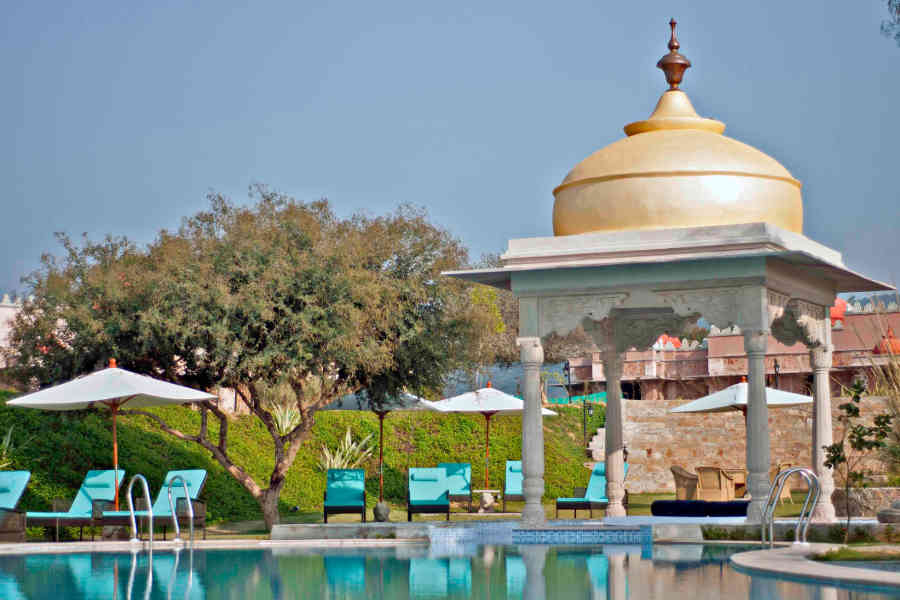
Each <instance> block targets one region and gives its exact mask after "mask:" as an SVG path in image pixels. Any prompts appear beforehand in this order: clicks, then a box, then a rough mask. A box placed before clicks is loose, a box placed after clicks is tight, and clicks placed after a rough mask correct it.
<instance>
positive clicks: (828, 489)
mask: <svg viewBox="0 0 900 600" xmlns="http://www.w3.org/2000/svg"><path fill="white" fill-rule="evenodd" d="M829 325H830V324H829ZM826 330H827V331H828V334H827V338H828V340H827V343H826V344H823V345H821V346H819V347H818V348H812V349H811V350H810V351H809V356H810V364H811V365H812V368H813V384H814V387H815V395H814V397H813V425H812V468H813V471H814V472H815V474H816V477H818V478H819V489H820V494H819V501H818V502H816V506H815V508H814V509H813V513H812V519H813V520H814V521H819V522H828V523H833V522H834V521H835V512H834V505H833V504H832V503H831V493H832V492H834V477H833V476H832V473H831V469H829V468H828V467H826V466H825V449H824V446H830V445H831V444H832V441H833V440H832V430H831V381H830V372H831V356H832V352H833V351H834V346H832V345H831V327H827V329H826Z"/></svg>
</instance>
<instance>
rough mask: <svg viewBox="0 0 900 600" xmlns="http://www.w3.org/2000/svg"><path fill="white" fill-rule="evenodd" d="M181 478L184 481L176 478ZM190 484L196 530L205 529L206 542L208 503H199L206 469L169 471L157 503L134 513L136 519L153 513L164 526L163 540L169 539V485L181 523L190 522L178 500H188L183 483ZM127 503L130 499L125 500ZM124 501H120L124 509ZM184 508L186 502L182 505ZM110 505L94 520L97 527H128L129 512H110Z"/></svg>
mask: <svg viewBox="0 0 900 600" xmlns="http://www.w3.org/2000/svg"><path fill="white" fill-rule="evenodd" d="M177 477H180V478H181V479H176V478H177ZM173 480H174V481H173ZM181 480H184V482H185V483H186V484H187V491H188V496H189V497H190V501H191V508H192V509H193V511H194V527H201V528H202V529H203V539H204V540H205V539H206V504H205V503H203V502H200V500H199V499H198V498H199V497H200V492H202V491H203V486H205V485H206V469H184V470H180V471H169V472H168V473H166V477H165V479H163V484H162V486H161V487H160V488H159V493H158V494H157V495H156V500H155V501H154V502H153V506H151V507H150V510H149V511H148V510H147V509H145V508H142V509H140V510H135V511H134V516H135V517H136V518H138V519H142V520H143V519H146V518H147V517H148V516H149V515H150V512H151V511H152V513H153V518H154V519H159V521H158V522H159V524H160V525H162V527H163V539H166V530H167V528H168V526H169V523H170V522H171V521H172V509H171V507H170V506H169V486H170V484H171V487H172V502H173V504H174V505H175V513H176V517H177V518H178V523H179V524H184V523H188V513H187V509H186V507H182V508H179V502H178V501H179V500H180V499H182V498H186V497H187V496H185V495H184V484H182V483H181ZM126 502H127V500H126ZM121 504H122V499H121V498H120V500H119V505H120V506H119V507H120V508H121ZM181 504H182V506H183V504H184V500H182V502H181ZM109 508H111V507H110V506H109V505H107V506H104V509H106V510H103V511H102V513H101V514H100V515H99V516H97V518H95V522H94V524H95V525H129V524H130V523H131V517H130V513H129V512H128V511H127V510H118V511H114V510H108V509H109Z"/></svg>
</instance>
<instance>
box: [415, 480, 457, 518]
mask: <svg viewBox="0 0 900 600" xmlns="http://www.w3.org/2000/svg"><path fill="white" fill-rule="evenodd" d="M406 498H407V499H406V520H407V521H412V516H413V514H414V513H446V514H447V520H448V521H449V520H450V488H449V486H448V485H447V471H446V470H444V469H442V468H440V467H436V468H419V467H413V468H411V469H410V470H409V485H408V487H407V497H406Z"/></svg>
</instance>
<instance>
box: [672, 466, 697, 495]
mask: <svg viewBox="0 0 900 600" xmlns="http://www.w3.org/2000/svg"><path fill="white" fill-rule="evenodd" d="M672 476H673V477H674V478H675V499H676V500H696V499H697V480H698V477H697V475H695V474H694V473H691V472H690V471H688V470H687V469H684V468H682V467H679V466H678V465H672Z"/></svg>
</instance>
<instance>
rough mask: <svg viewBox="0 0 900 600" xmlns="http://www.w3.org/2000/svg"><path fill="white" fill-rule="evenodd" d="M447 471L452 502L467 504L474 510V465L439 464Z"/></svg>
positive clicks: (439, 466)
mask: <svg viewBox="0 0 900 600" xmlns="http://www.w3.org/2000/svg"><path fill="white" fill-rule="evenodd" d="M438 468H441V469H444V470H445V471H447V488H448V490H449V493H450V502H465V503H467V504H468V505H469V511H471V510H472V465H470V464H469V463H439V464H438Z"/></svg>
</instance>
